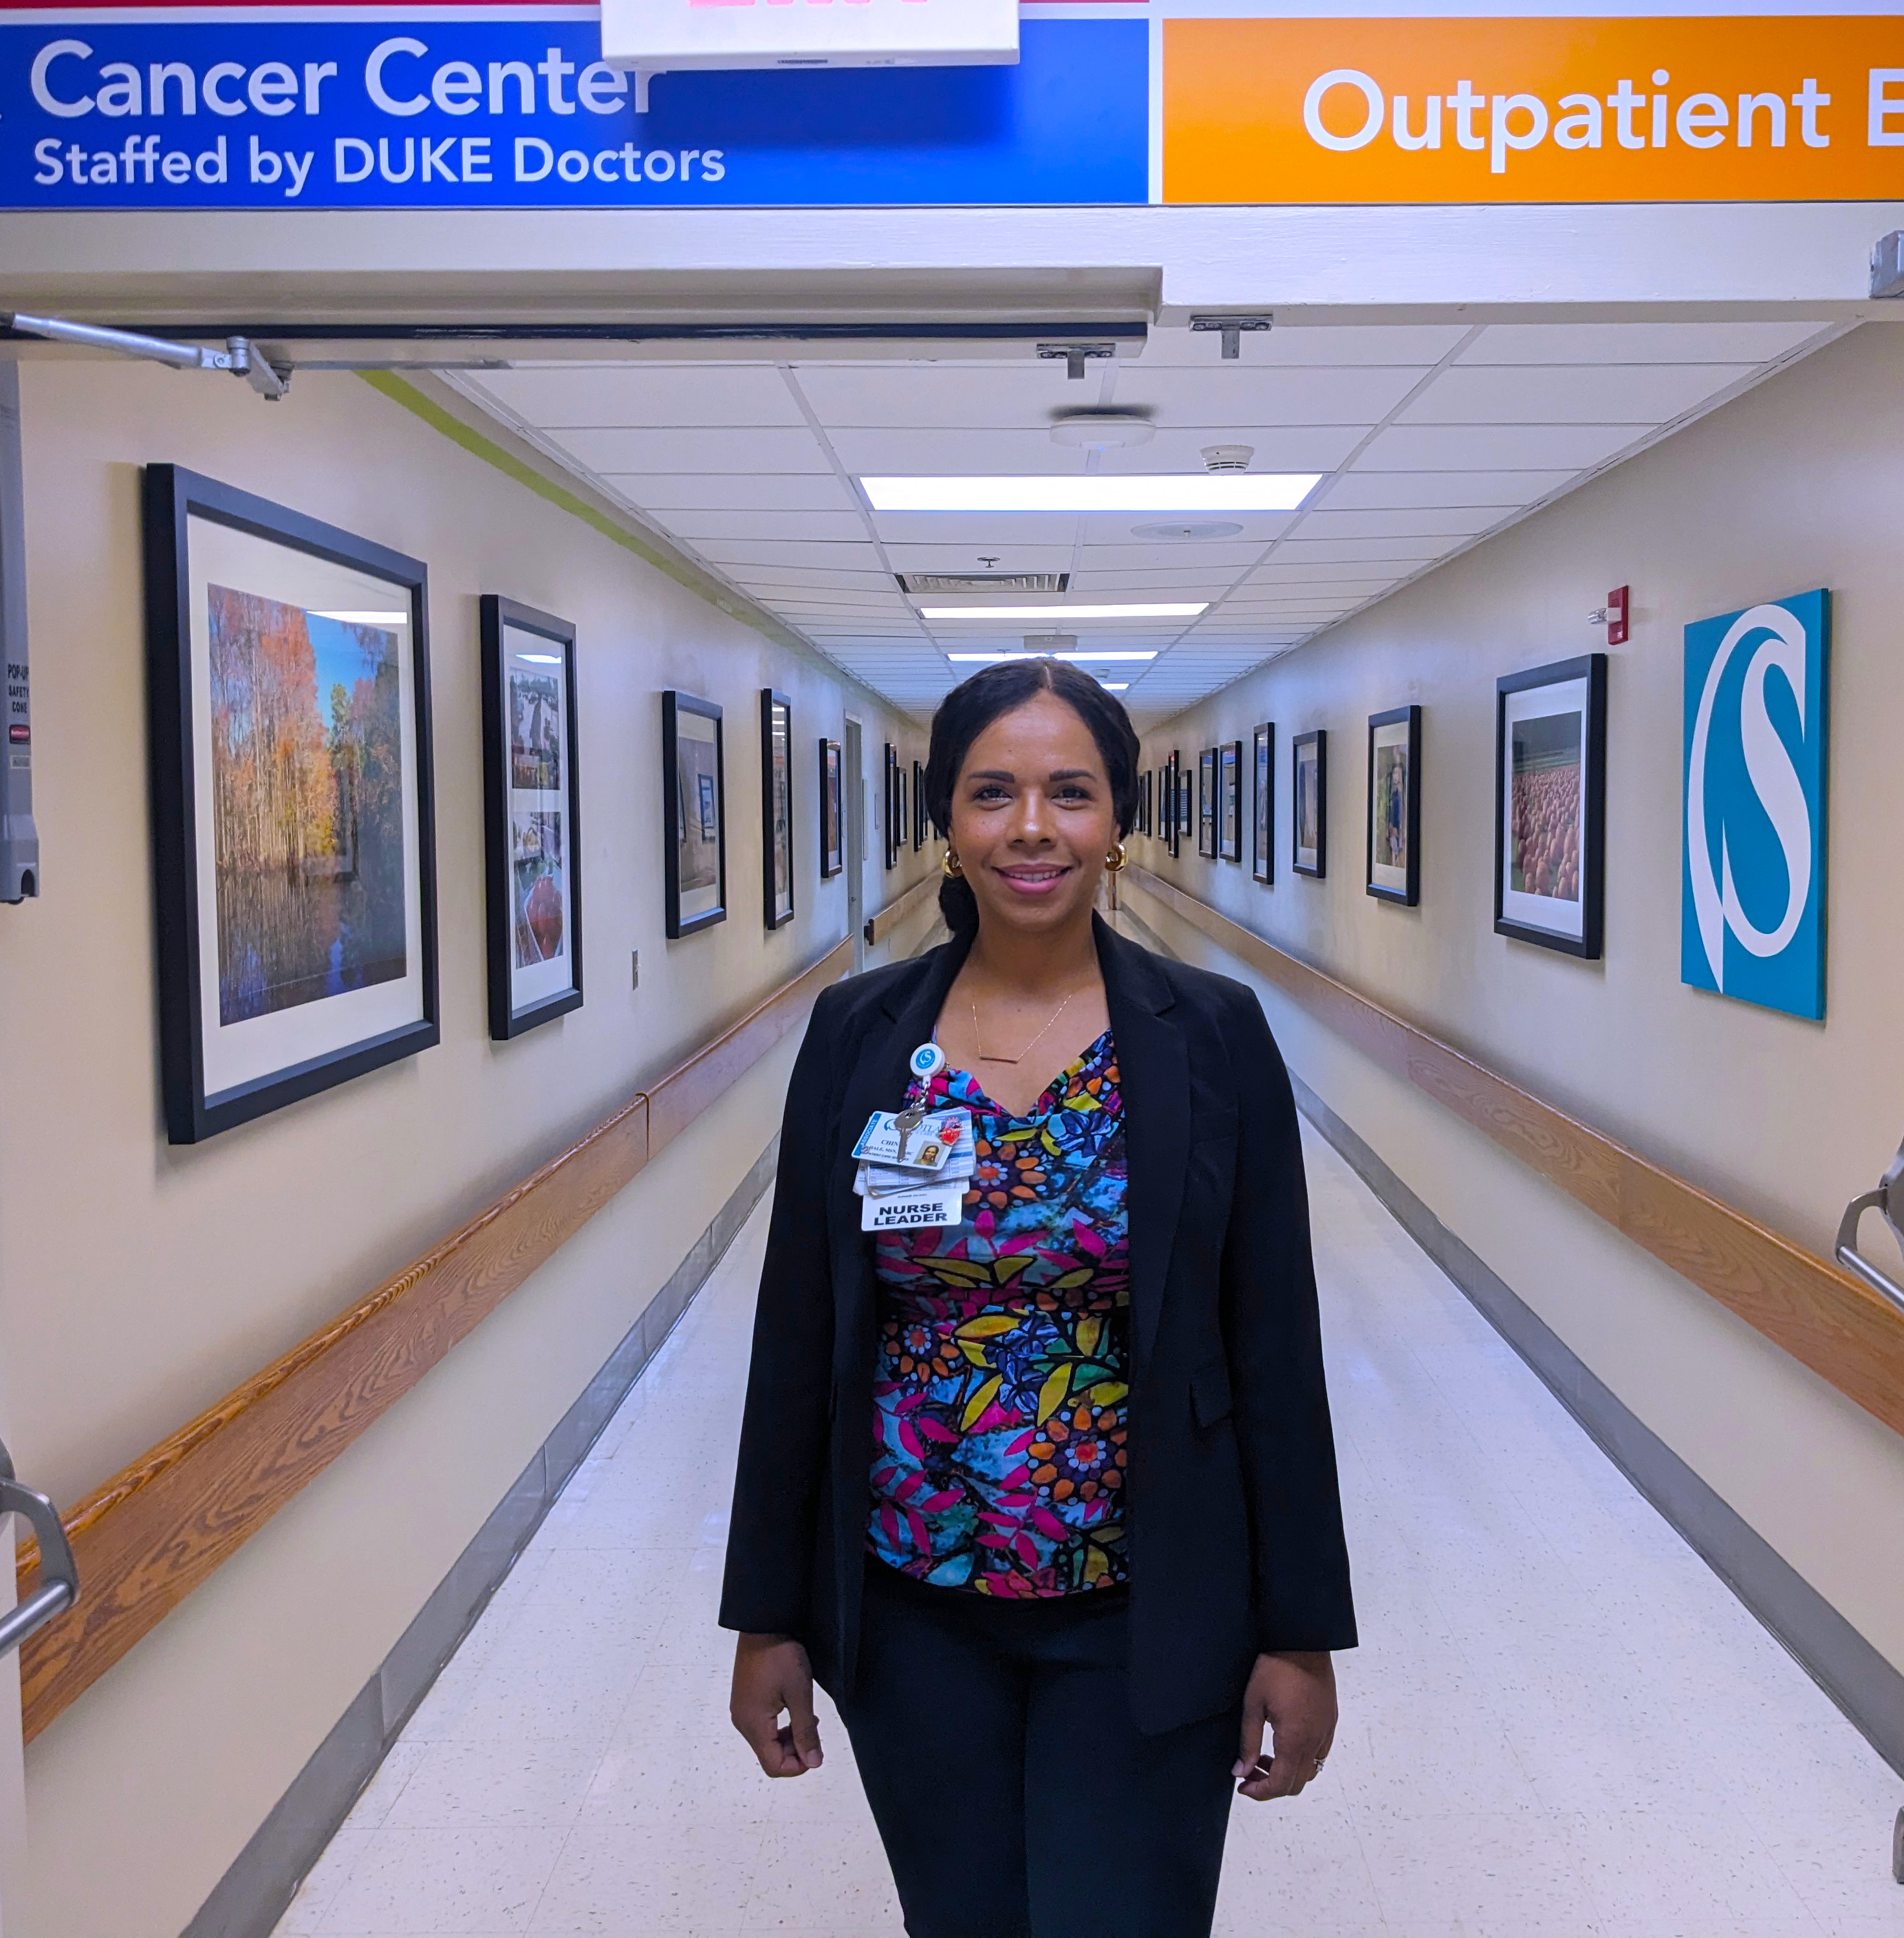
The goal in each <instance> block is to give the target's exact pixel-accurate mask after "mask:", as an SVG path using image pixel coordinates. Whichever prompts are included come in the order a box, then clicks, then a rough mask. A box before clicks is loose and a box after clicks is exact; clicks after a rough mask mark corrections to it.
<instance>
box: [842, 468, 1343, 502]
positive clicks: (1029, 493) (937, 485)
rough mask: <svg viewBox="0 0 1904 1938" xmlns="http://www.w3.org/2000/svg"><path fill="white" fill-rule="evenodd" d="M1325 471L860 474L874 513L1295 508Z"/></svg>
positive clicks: (862, 489) (1318, 482)
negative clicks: (1138, 475) (1099, 474)
mask: <svg viewBox="0 0 1904 1938" xmlns="http://www.w3.org/2000/svg"><path fill="white" fill-rule="evenodd" d="M1321 482H1322V473H1321V472H1319V471H1222V472H1209V471H1206V472H1197V473H1195V474H1194V475H1183V476H1177V477H1149V478H1104V477H1098V478H990V477H987V478H861V480H860V481H859V484H860V488H861V491H864V493H865V494H866V497H867V503H869V504H870V506H872V507H873V510H874V511H876V512H1293V511H1294V510H1295V508H1296V507H1297V506H1298V505H1300V504H1301V503H1302V501H1303V500H1304V499H1305V498H1306V497H1308V495H1309V494H1310V492H1311V491H1314V490H1315V488H1316V486H1317V485H1318V484H1320V483H1321Z"/></svg>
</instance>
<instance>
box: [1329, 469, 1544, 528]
mask: <svg viewBox="0 0 1904 1938" xmlns="http://www.w3.org/2000/svg"><path fill="white" fill-rule="evenodd" d="M1579 475H1580V473H1579V472H1578V469H1568V470H1546V471H1444V472H1421V471H1417V472H1404V471H1391V472H1362V471H1358V472H1352V473H1351V474H1350V475H1349V476H1347V477H1346V478H1336V479H1335V481H1333V482H1332V484H1330V485H1329V497H1328V500H1327V504H1328V509H1329V510H1330V511H1332V512H1337V511H1343V512H1350V511H1362V510H1368V509H1377V508H1380V509H1389V508H1395V509H1414V508H1415V507H1417V506H1429V507H1432V506H1480V507H1485V508H1486V509H1489V510H1491V511H1493V512H1496V514H1497V515H1498V517H1497V522H1498V521H1499V518H1505V517H1507V516H1508V515H1509V514H1510V513H1511V512H1515V511H1518V510H1519V509H1520V507H1521V506H1523V505H1531V504H1532V503H1533V502H1534V500H1535V499H1536V498H1544V497H1546V496H1547V494H1548V493H1549V492H1550V491H1559V488H1561V486H1562V485H1563V484H1569V483H1571V481H1572V480H1573V479H1575V478H1578V476H1579Z"/></svg>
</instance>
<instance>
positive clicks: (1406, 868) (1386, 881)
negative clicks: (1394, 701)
mask: <svg viewBox="0 0 1904 1938" xmlns="http://www.w3.org/2000/svg"><path fill="white" fill-rule="evenodd" d="M1397 729H1399V730H1400V731H1399V733H1398V732H1397V731H1396V730H1397ZM1396 752H1399V753H1400V754H1401V765H1402V771H1401V775H1400V776H1399V779H1400V782H1401V786H1400V790H1399V792H1397V791H1396V788H1395V781H1396V779H1397V776H1396V775H1395V771H1394V763H1393V761H1392V758H1391V757H1392V755H1394V754H1395V753H1396ZM1365 805H1366V806H1367V808H1368V841H1367V844H1366V847H1365V858H1364V870H1365V872H1364V876H1363V881H1364V885H1365V887H1366V888H1367V889H1368V892H1369V894H1371V895H1373V896H1374V898H1376V900H1377V901H1385V902H1398V903H1400V904H1401V906H1402V907H1404V908H1414V907H1415V906H1416V905H1417V904H1418V903H1419V902H1420V900H1421V709H1420V707H1419V706H1392V707H1390V708H1389V709H1388V711H1387V712H1385V713H1371V715H1369V716H1368V799H1367V801H1366V803H1365ZM1396 846H1399V847H1400V848H1401V851H1402V852H1401V862H1400V864H1399V865H1397V864H1396V863H1395V861H1394V859H1393V850H1394V849H1395V847H1396ZM1378 870H1379V871H1380V872H1379V873H1378Z"/></svg>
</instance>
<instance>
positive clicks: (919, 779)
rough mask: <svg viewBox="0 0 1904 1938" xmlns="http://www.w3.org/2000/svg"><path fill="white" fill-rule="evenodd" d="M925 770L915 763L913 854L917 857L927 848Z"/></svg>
mask: <svg viewBox="0 0 1904 1938" xmlns="http://www.w3.org/2000/svg"><path fill="white" fill-rule="evenodd" d="M925 820H926V816H925V768H924V767H921V766H920V764H919V762H918V761H914V762H913V853H914V854H915V855H916V854H918V853H919V851H920V850H921V849H922V848H923V847H925Z"/></svg>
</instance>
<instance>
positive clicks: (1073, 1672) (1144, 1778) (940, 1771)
mask: <svg viewBox="0 0 1904 1938" xmlns="http://www.w3.org/2000/svg"><path fill="white" fill-rule="evenodd" d="M1126 1628H1127V1614H1126V1610H1125V1597H1124V1596H1123V1594H1122V1593H1121V1592H1119V1591H1117V1590H1108V1591H1099V1592H1098V1593H1093V1594H1087V1595H1083V1596H1076V1597H1070V1596H1067V1597H1065V1598H1064V1599H1060V1600H1057V1601H1052V1602H1031V1603H1012V1602H993V1601H990V1600H988V1599H985V1597H983V1596H978V1595H970V1594H965V1593H961V1592H960V1591H958V1590H955V1589H946V1588H933V1587H927V1586H926V1585H925V1584H923V1583H920V1582H915V1581H911V1580H909V1579H908V1578H906V1577H905V1576H903V1575H899V1574H897V1573H896V1572H894V1570H893V1569H889V1568H887V1567H885V1566H883V1565H882V1564H881V1563H878V1562H870V1563H868V1564H867V1583H866V1604H865V1614H864V1620H863V1622H862V1624H861V1642H860V1658H859V1675H858V1685H857V1687H856V1689H855V1693H854V1694H853V1696H852V1698H851V1699H850V1700H849V1701H847V1702H844V1703H841V1704H840V1714H841V1716H842V1717H843V1719H844V1721H845V1722H846V1729H847V1733H849V1735H850V1736H851V1737H852V1742H853V1754H854V1757H855V1759H856V1760H857V1761H858V1764H859V1771H860V1776H861V1781H862V1782H864V1784H865V1786H866V1796H867V1802H868V1803H870V1804H871V1805H872V1806H873V1818H874V1820H875V1821H876V1822H877V1824H878V1825H879V1836H880V1838H881V1840H882V1842H884V1844H885V1848H886V1857H887V1859H888V1861H889V1862H890V1863H891V1866H892V1873H893V1880H894V1883H895V1884H896V1885H897V1887H898V1890H899V1901H900V1904H901V1905H902V1906H903V1907H904V1909H905V1913H906V1930H907V1932H908V1933H909V1934H910V1938H1080V1934H1081V1933H1089V1934H1090V1938H1208V1934H1209V1931H1210V1921H1211V1918H1213V1915H1215V1912H1216V1881H1217V1877H1218V1875H1219V1873H1220V1871H1221V1870H1222V1863H1223V1835H1224V1832H1225V1830H1226V1829H1227V1828H1228V1823H1229V1814H1230V1796H1231V1791H1232V1790H1233V1789H1234V1782H1233V1780H1232V1779H1231V1775H1230V1768H1231V1764H1232V1763H1234V1761H1235V1760H1236V1753H1237V1712H1236V1711H1234V1710H1225V1712H1223V1713H1222V1714H1221V1715H1216V1716H1213V1717H1211V1718H1209V1719H1208V1720H1207V1721H1203V1722H1198V1723H1192V1724H1187V1725H1186V1727H1183V1728H1182V1729H1179V1730H1169V1731H1168V1732H1166V1733H1165V1734H1163V1735H1162V1736H1143V1735H1140V1733H1138V1730H1137V1725H1136V1724H1134V1722H1132V1721H1131V1705H1130V1696H1129V1690H1128V1677H1127V1674H1126V1669H1125V1663H1126V1660H1127V1654H1128V1650H1127V1643H1126ZM1241 1693H1242V1692H1241V1691H1240V1690H1238V1692H1237V1695H1238V1698H1239V1701H1240V1697H1241Z"/></svg>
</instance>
